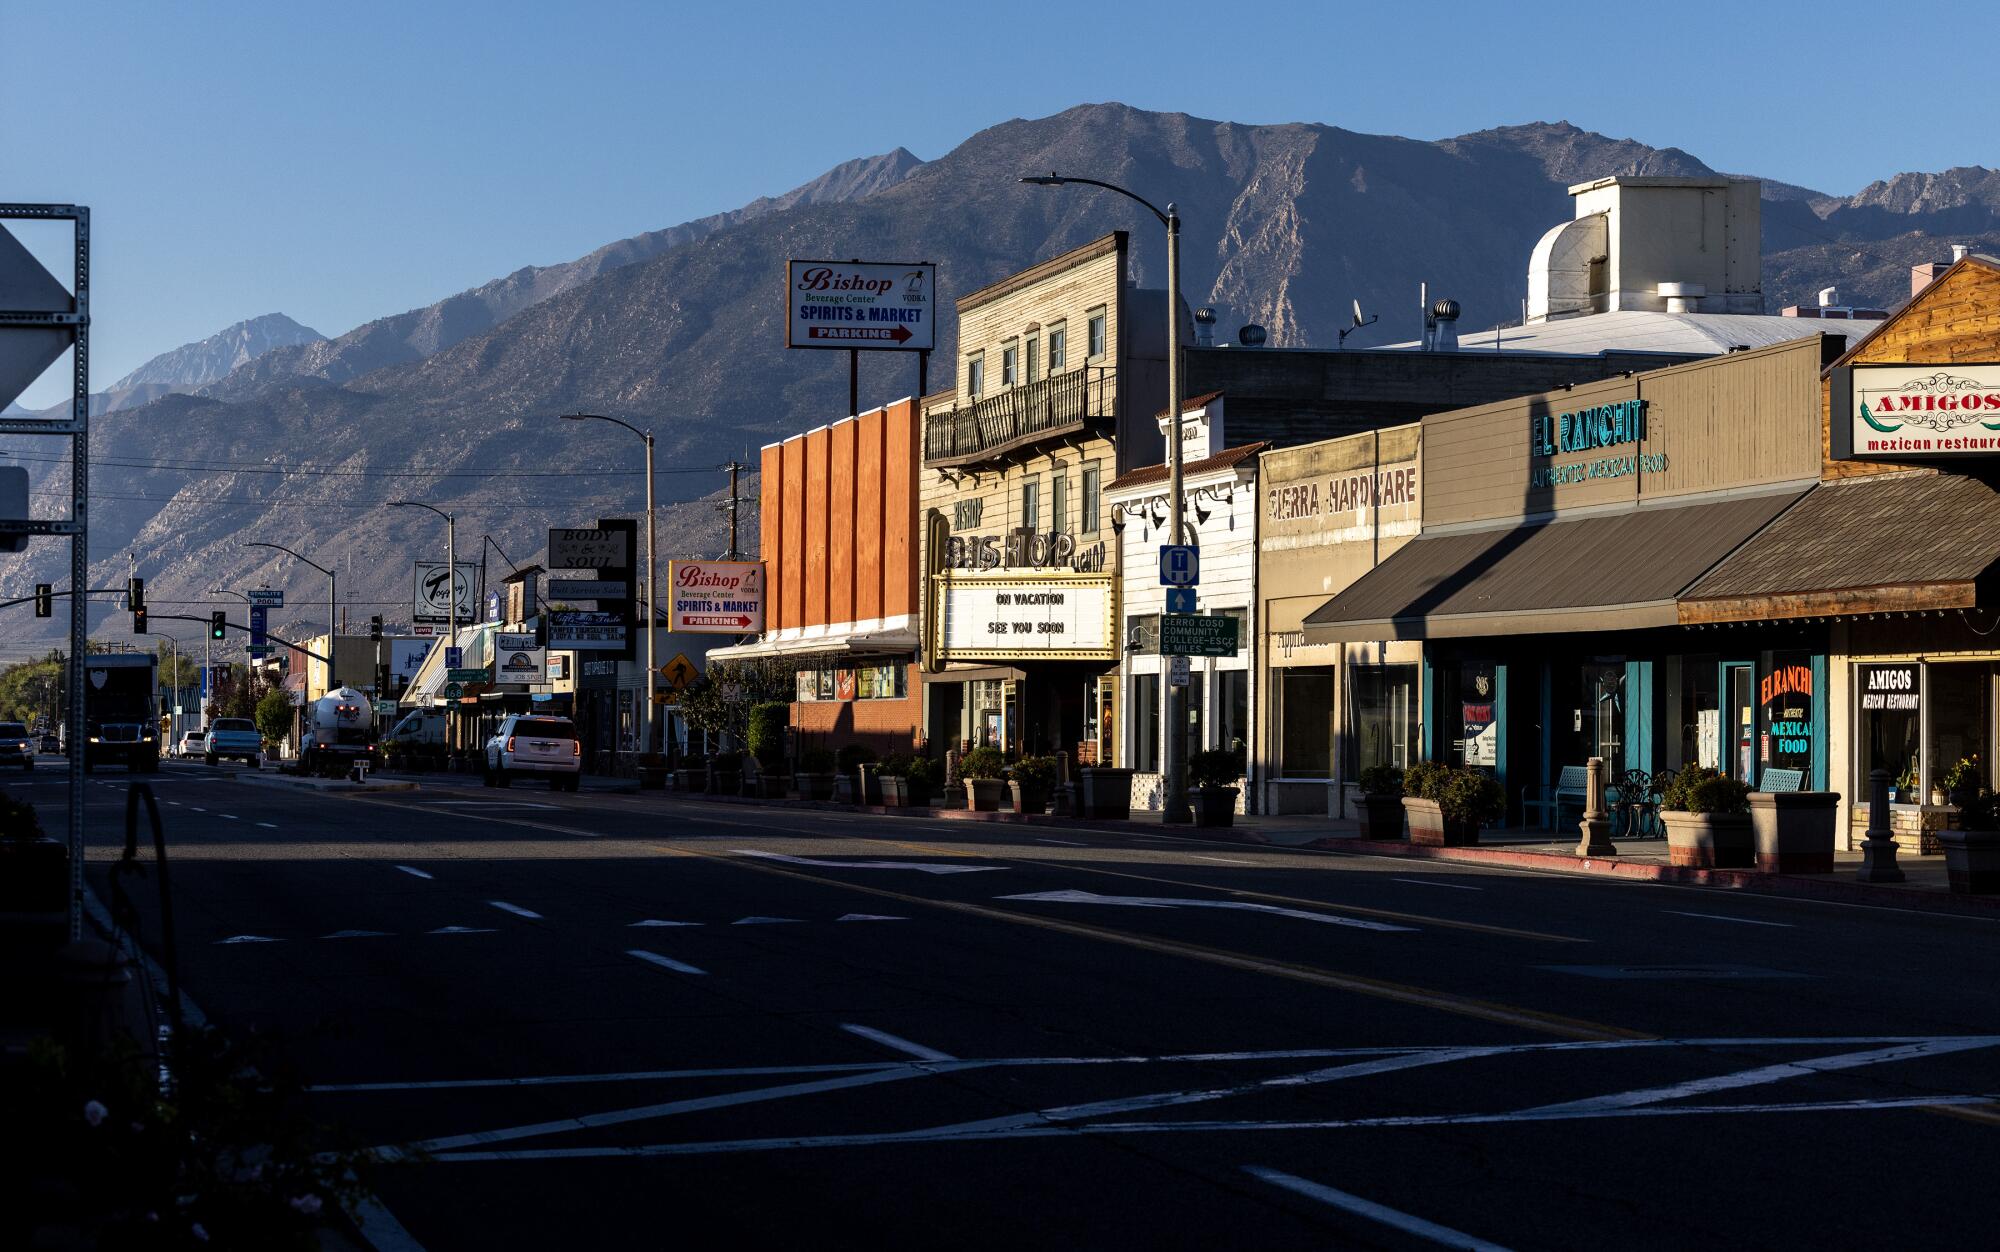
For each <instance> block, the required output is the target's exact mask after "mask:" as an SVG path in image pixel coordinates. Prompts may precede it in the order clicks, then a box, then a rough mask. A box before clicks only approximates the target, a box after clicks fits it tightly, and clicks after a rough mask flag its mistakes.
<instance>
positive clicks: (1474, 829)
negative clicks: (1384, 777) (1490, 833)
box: [1402, 796, 1479, 848]
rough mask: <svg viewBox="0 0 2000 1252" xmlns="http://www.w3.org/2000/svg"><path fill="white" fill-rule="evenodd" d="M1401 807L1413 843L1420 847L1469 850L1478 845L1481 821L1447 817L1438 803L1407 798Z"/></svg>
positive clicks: (1404, 798)
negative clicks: (1408, 825) (1455, 819)
mask: <svg viewBox="0 0 2000 1252" xmlns="http://www.w3.org/2000/svg"><path fill="white" fill-rule="evenodd" d="M1402 808H1403V816H1404V817H1406V818H1407V819H1409V823H1410V842H1411V843H1413V844H1416V845H1418V846H1419V847H1431V848H1469V847H1471V846H1473V845H1474V844H1476V843H1478V842H1479V823H1478V822H1468V821H1464V820H1459V821H1453V820H1450V819H1448V818H1446V817H1445V815H1444V810H1443V809H1442V808H1439V807H1438V802H1437V801H1436V800H1418V799H1416V798H1414V797H1411V796H1404V797H1403V799H1402Z"/></svg>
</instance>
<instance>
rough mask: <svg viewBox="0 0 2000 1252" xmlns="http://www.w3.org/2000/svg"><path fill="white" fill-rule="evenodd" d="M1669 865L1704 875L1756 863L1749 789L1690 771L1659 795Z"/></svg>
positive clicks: (1698, 769) (1705, 771) (1701, 770)
mask: <svg viewBox="0 0 2000 1252" xmlns="http://www.w3.org/2000/svg"><path fill="white" fill-rule="evenodd" d="M1660 821H1661V822H1662V823H1663V824H1664V825H1665V826H1666V828H1667V859H1668V862H1669V863H1670V864H1673V865H1685V866H1694V867H1698V868H1703V869H1748V868H1750V866H1751V865H1752V864H1754V863H1755V854H1756V839H1755V837H1754V834H1753V832H1752V829H1751V825H1750V788H1749V787H1748V786H1746V785H1745V784H1743V783H1740V782H1738V781H1736V780H1735V779H1733V778H1725V777H1723V776H1722V775H1721V774H1719V773H1717V772H1716V771H1715V770H1712V769H1709V768H1707V767H1706V766H1702V765H1688V766H1687V767H1685V768H1684V769H1682V770H1681V772H1680V773H1678V774H1676V775H1674V777H1673V781H1671V782H1669V783H1668V784H1667V785H1666V788H1665V789H1664V790H1662V791H1661V792H1660Z"/></svg>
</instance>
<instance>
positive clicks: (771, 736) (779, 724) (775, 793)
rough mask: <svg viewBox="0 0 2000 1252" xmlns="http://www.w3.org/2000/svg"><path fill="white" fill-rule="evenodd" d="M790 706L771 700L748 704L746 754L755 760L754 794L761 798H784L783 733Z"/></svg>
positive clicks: (790, 722) (789, 720)
mask: <svg viewBox="0 0 2000 1252" xmlns="http://www.w3.org/2000/svg"><path fill="white" fill-rule="evenodd" d="M791 724H792V706H791V705H789V704H785V703H783V702H782V701H778V700H771V701H766V702H765V703H762V704H753V705H751V706H750V731H749V734H748V735H747V738H748V740H749V743H750V755H751V757H752V758H753V759H754V760H755V761H756V762H757V791H756V794H757V795H758V796H759V797H760V798H761V799H765V800H782V799H784V798H785V735H786V733H787V732H788V731H789V730H790V729H791Z"/></svg>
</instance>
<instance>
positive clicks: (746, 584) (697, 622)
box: [667, 561, 764, 635]
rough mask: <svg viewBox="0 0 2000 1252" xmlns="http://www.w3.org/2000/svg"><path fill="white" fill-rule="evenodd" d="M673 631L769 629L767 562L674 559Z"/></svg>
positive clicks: (670, 580) (670, 575)
mask: <svg viewBox="0 0 2000 1252" xmlns="http://www.w3.org/2000/svg"><path fill="white" fill-rule="evenodd" d="M667 585H668V587H669V588H670V599H669V600H668V602H667V613H668V618H669V620H668V623H667V629H668V630H675V631H681V632H683V633H685V634H691V635H750V634H758V633H761V632H762V631H763V629H764V563H763V562H762V561H669V562H667Z"/></svg>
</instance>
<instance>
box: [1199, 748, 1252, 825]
mask: <svg viewBox="0 0 2000 1252" xmlns="http://www.w3.org/2000/svg"><path fill="white" fill-rule="evenodd" d="M1187 772H1188V802H1189V803H1190V804H1191V805H1193V807H1194V824H1195V825H1197V826H1230V825H1234V824H1235V821H1236V798H1237V797H1238V796H1240V795H1242V794H1243V792H1242V790H1241V789H1240V788H1238V787H1236V786H1233V785H1232V784H1234V783H1235V782H1236V781H1237V780H1238V779H1240V778H1242V777H1243V758H1242V757H1241V756H1239V755H1237V754H1236V753H1235V752H1232V751H1230V750H1229V749H1227V748H1210V749H1208V750H1207V751H1204V752H1195V753H1191V754H1189V756H1188V762H1187Z"/></svg>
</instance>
